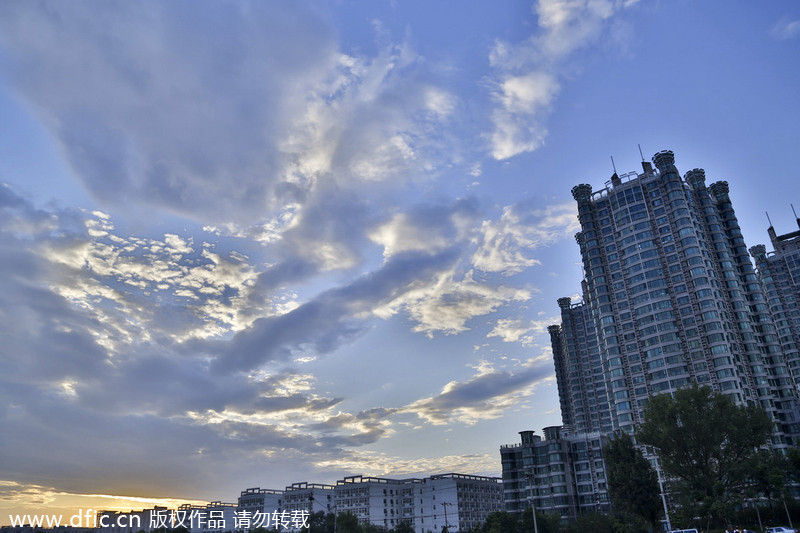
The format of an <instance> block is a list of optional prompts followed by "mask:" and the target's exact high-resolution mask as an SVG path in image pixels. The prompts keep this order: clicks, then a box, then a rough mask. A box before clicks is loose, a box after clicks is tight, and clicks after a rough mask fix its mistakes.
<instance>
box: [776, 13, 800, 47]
mask: <svg viewBox="0 0 800 533" xmlns="http://www.w3.org/2000/svg"><path fill="white" fill-rule="evenodd" d="M770 35H772V37H773V38H775V39H778V40H782V41H785V40H789V39H794V38H795V37H797V36H798V35H800V19H797V20H790V19H789V18H785V17H784V18H782V19H781V20H779V21H778V22H776V23H775V25H773V26H772V29H771V30H770Z"/></svg>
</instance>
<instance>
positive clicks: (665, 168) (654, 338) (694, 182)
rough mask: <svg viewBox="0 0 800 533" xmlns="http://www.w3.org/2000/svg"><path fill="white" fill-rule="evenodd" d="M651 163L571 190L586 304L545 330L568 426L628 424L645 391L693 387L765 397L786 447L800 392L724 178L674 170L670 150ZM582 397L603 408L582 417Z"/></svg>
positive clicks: (755, 399)
mask: <svg viewBox="0 0 800 533" xmlns="http://www.w3.org/2000/svg"><path fill="white" fill-rule="evenodd" d="M653 163H654V164H655V168H654V167H653V165H651V164H650V163H648V162H643V163H642V172H640V173H638V172H631V173H628V174H624V175H622V176H619V175H617V174H616V173H615V174H614V175H613V176H612V177H611V179H610V180H609V181H608V182H606V183H605V186H604V187H603V188H602V189H600V190H597V191H594V190H593V189H592V186H591V185H587V184H582V185H577V186H576V187H574V188H573V189H572V194H573V197H574V198H575V201H576V202H577V204H578V219H579V222H580V225H581V230H580V232H578V233H577V234H576V240H577V242H578V245H579V248H580V254H581V259H582V263H583V272H584V280H583V302H581V303H579V304H578V305H577V306H573V304H571V303H570V302H569V301H568V300H564V299H562V300H559V306H560V307H561V309H562V324H561V326H559V329H558V330H556V329H555V328H554V329H552V330H551V340H552V341H553V352H554V354H555V357H556V369H557V372H558V373H559V375H558V378H559V382H560V383H559V392H560V393H562V390H563V394H562V405H567V409H566V410H565V413H566V415H565V416H566V420H565V422H567V421H568V422H569V423H570V424H573V425H574V426H575V427H576V428H578V429H580V430H588V431H593V430H595V429H596V428H597V429H599V430H600V431H602V432H607V431H608V429H610V430H612V431H618V430H621V431H626V432H632V431H633V428H634V427H635V425H636V424H637V423H639V422H640V421H641V420H642V413H643V406H644V404H645V402H646V401H647V399H648V398H649V397H650V396H652V395H655V394H663V393H669V392H673V391H675V390H677V389H679V388H682V387H686V386H688V385H690V384H692V383H698V384H701V385H708V386H710V387H711V388H712V389H714V390H716V391H719V392H722V393H724V394H727V395H729V396H731V397H732V398H733V399H734V400H735V401H736V402H738V403H758V404H760V405H762V406H763V407H764V408H765V409H766V410H767V412H768V413H769V414H770V416H771V417H772V419H773V420H774V422H775V427H774V433H773V445H775V446H776V447H783V446H786V445H788V444H791V443H792V442H793V439H794V438H796V437H797V423H798V400H797V389H796V387H795V382H794V380H793V378H792V374H791V373H790V367H789V364H788V363H787V358H786V357H785V355H784V346H783V345H782V343H781V340H780V338H779V335H778V329H777V328H776V323H775V320H774V319H773V315H772V314H771V313H770V308H769V306H770V302H769V301H768V299H767V295H766V293H765V290H764V287H763V286H762V283H761V282H760V280H759V277H758V275H757V274H756V270H755V268H754V267H753V264H752V263H751V261H750V256H749V254H748V250H747V247H746V246H745V243H744V239H743V238H742V234H741V228H740V226H739V222H738V219H737V217H736V213H735V211H734V209H733V204H732V201H731V198H730V194H729V193H730V190H729V186H728V183H727V182H724V181H718V182H715V183H712V184H711V185H706V176H705V172H704V171H703V170H702V169H693V170H690V171H689V172H687V173H686V174H685V175H684V176H683V177H681V176H680V174H679V173H678V169H677V168H676V166H675V157H674V154H673V153H672V152H670V151H662V152H659V153H657V154H656V155H655V156H654V157H653ZM789 240H790V239H786V241H787V242H788V241H789ZM781 242H783V241H781ZM579 319H580V320H583V321H584V323H583V324H579V323H578V320H579ZM587 320H589V321H591V322H592V323H593V324H592V325H586V324H585V322H586V321H587ZM573 322H574V324H573ZM592 327H593V328H594V332H593V334H592ZM592 336H593V337H594V339H596V342H597V353H595V352H593V345H592V344H591V343H590V341H589V340H588V339H589V338H590V337H592ZM582 340H584V341H585V342H584V343H583V344H584V346H582V345H581V341H582ZM576 343H577V344H576ZM598 372H600V373H602V381H603V385H602V386H601V385H600V384H599V383H597V382H592V380H593V379H594V378H595V377H596V376H597V375H598ZM562 381H563V386H562V383H561V382H562ZM587 403H590V404H591V405H593V406H595V407H596V408H597V409H598V410H603V409H605V411H604V412H602V413H601V414H599V415H598V416H597V417H596V420H590V419H588V418H586V417H585V416H584V418H586V419H584V418H581V416H580V415H581V412H580V410H579V408H580V407H582V406H585V405H586V404H587ZM606 405H607V407H606ZM584 415H585V412H584ZM605 421H608V422H610V428H609V427H608V424H607V423H606V422H605Z"/></svg>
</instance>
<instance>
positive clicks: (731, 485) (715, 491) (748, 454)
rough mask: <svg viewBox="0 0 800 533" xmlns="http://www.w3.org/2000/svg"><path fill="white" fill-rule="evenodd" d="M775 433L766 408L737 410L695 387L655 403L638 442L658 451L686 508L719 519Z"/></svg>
mask: <svg viewBox="0 0 800 533" xmlns="http://www.w3.org/2000/svg"><path fill="white" fill-rule="evenodd" d="M771 429H772V422H771V420H770V418H769V416H768V415H767V413H766V412H765V411H764V410H763V409H762V408H761V407H759V406H756V405H748V406H744V405H736V404H735V403H734V402H733V400H732V399H731V398H730V397H729V396H726V395H723V394H720V393H716V392H713V391H712V390H711V389H710V388H708V387H698V386H696V385H695V386H693V387H691V388H685V389H680V390H678V391H677V392H675V394H674V396H670V395H667V394H663V395H660V396H655V397H653V398H651V399H650V400H649V401H648V402H647V404H646V405H645V410H644V422H643V423H642V424H641V426H640V427H639V429H638V431H637V432H636V439H637V441H638V442H639V443H641V444H646V445H650V446H653V447H654V448H656V450H657V452H658V456H659V458H660V460H661V466H662V468H663V470H664V472H665V473H666V474H667V476H669V477H672V478H675V479H676V480H679V487H677V488H679V495H680V496H682V500H683V501H682V503H683V505H684V506H694V507H696V508H697V509H696V510H697V511H700V512H703V513H708V514H709V515H718V516H719V515H722V514H724V513H725V512H727V511H729V509H728V507H729V506H730V505H732V500H731V498H732V497H733V496H734V489H737V488H739V487H741V485H742V483H743V481H744V477H745V472H744V469H743V468H742V465H745V464H747V463H748V461H749V460H750V459H751V458H752V457H753V455H754V454H755V453H756V452H757V450H758V448H759V447H761V446H763V445H764V444H766V442H767V440H768V439H769V435H770V432H771ZM687 510H688V508H687Z"/></svg>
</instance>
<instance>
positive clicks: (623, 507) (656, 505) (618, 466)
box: [603, 433, 663, 526]
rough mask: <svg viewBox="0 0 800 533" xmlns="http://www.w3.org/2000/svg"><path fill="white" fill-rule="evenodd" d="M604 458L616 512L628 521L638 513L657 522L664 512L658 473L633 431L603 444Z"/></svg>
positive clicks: (648, 519) (647, 522)
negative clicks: (635, 439)
mask: <svg viewBox="0 0 800 533" xmlns="http://www.w3.org/2000/svg"><path fill="white" fill-rule="evenodd" d="M603 458H604V459H605V463H606V475H607V478H608V492H609V495H610V497H611V505H612V508H613V510H614V512H615V513H616V514H617V515H618V516H619V517H620V518H621V519H623V520H625V521H626V522H630V521H631V520H630V518H631V517H638V518H641V519H642V520H644V522H645V523H646V524H647V525H649V526H655V525H656V523H657V521H658V519H659V517H660V516H661V515H662V514H663V512H662V504H661V498H660V495H659V493H660V490H659V487H658V477H657V475H656V472H655V471H654V470H653V467H652V466H650V462H649V461H648V460H647V459H645V458H644V455H642V452H641V450H639V449H637V448H636V446H634V444H633V439H632V438H631V437H630V435H628V434H627V433H620V434H618V435H616V436H615V437H613V438H611V439H610V440H609V441H608V443H607V444H606V445H605V447H604V448H603Z"/></svg>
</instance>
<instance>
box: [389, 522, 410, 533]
mask: <svg viewBox="0 0 800 533" xmlns="http://www.w3.org/2000/svg"><path fill="white" fill-rule="evenodd" d="M392 531H394V533H414V526H412V525H411V522H410V521H406V520H403V521H402V522H400V523H399V524H397V527H395V528H394V529H393V530H392Z"/></svg>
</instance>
